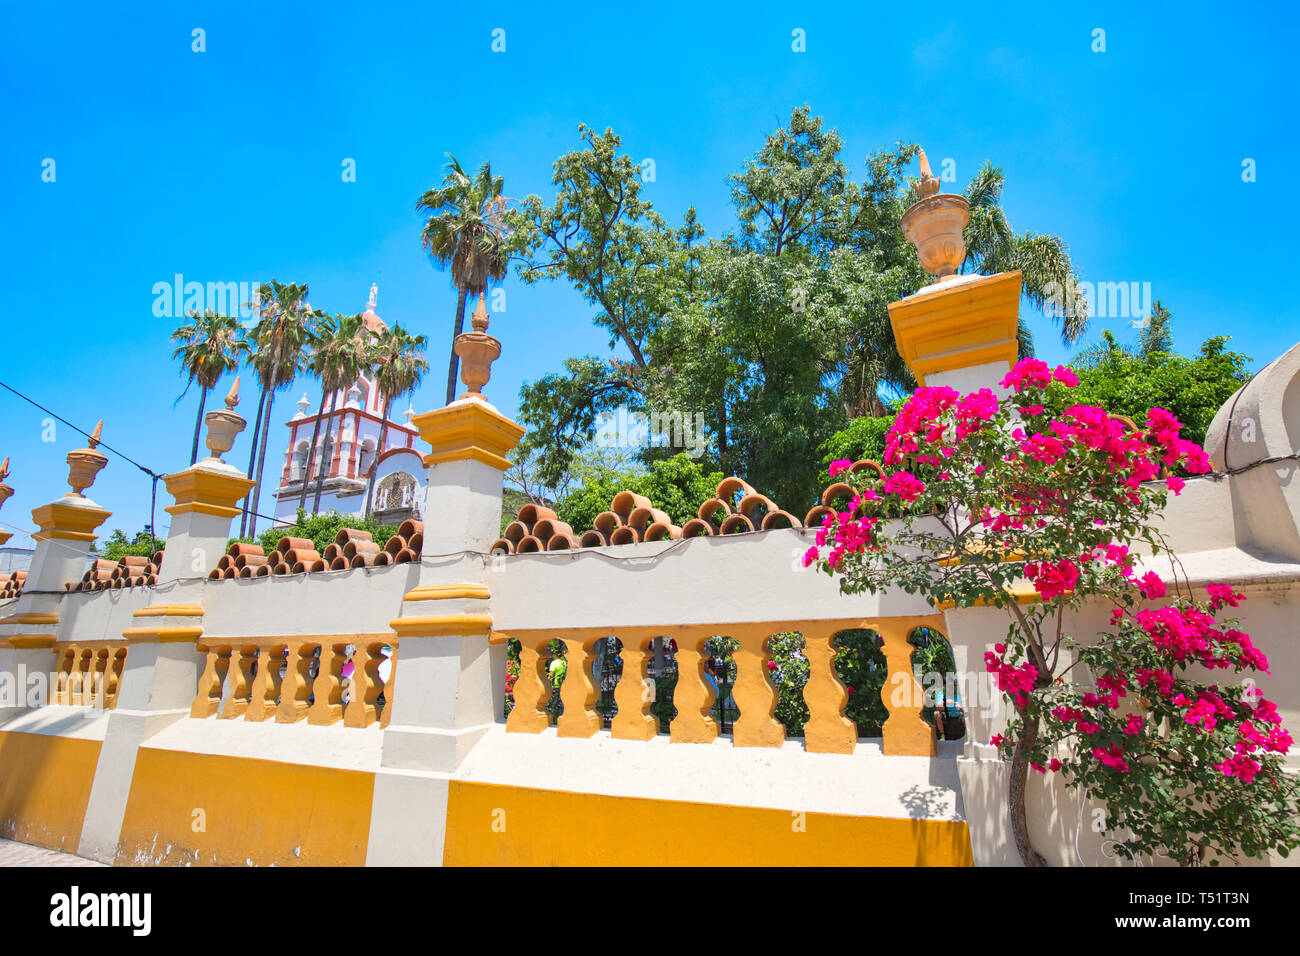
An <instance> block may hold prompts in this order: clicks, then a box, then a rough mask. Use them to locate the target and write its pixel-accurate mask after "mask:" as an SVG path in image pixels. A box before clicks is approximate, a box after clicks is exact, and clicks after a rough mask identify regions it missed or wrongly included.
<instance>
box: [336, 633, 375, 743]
mask: <svg viewBox="0 0 1300 956" xmlns="http://www.w3.org/2000/svg"><path fill="white" fill-rule="evenodd" d="M358 640H360V638H358ZM356 647H357V650H356V653H355V654H353V655H352V688H351V690H350V691H349V697H348V705H347V707H346V708H345V709H344V711H343V724H344V726H347V727H369V726H370V725H371V724H373V723H374V722H375V720H376V719H377V718H378V716H379V712H378V708H377V707H376V706H375V699H376V698H377V697H378V696H379V684H380V680H379V674H378V670H379V663H380V661H382V660H383V659H384V657H383V655H382V654H381V653H380V652H379V649H380V648H381V647H383V645H382V644H378V643H375V642H373V641H361V643H358V644H357V646H356Z"/></svg>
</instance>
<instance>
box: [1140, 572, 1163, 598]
mask: <svg viewBox="0 0 1300 956" xmlns="http://www.w3.org/2000/svg"><path fill="white" fill-rule="evenodd" d="M1138 590H1139V591H1141V592H1142V596H1143V597H1145V598H1160V597H1164V596H1165V582H1164V581H1162V580H1161V579H1160V575H1158V574H1156V573H1155V572H1154V571H1148V572H1147V573H1146V574H1144V575H1142V577H1141V578H1139V579H1138Z"/></svg>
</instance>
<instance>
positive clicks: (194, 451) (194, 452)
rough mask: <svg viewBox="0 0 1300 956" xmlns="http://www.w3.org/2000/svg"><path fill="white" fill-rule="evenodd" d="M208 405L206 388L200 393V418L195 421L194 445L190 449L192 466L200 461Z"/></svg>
mask: <svg viewBox="0 0 1300 956" xmlns="http://www.w3.org/2000/svg"><path fill="white" fill-rule="evenodd" d="M207 403H208V390H207V388H206V387H204V388H203V390H202V391H201V392H199V417H198V418H196V419H194V445H193V446H192V447H191V448H190V464H191V465H192V464H194V463H195V462H196V461H198V460H199V431H200V430H201V429H202V427H203V406H204V405H206V404H207Z"/></svg>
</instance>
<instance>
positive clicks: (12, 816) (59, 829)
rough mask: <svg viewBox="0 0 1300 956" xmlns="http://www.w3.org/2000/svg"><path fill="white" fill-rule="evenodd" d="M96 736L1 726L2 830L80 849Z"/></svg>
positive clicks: (96, 752) (9, 836) (43, 843)
mask: <svg viewBox="0 0 1300 956" xmlns="http://www.w3.org/2000/svg"><path fill="white" fill-rule="evenodd" d="M99 748H100V742H99V741H98V740H83V739H81V738H77V737H54V736H50V735H47V734H24V733H16V732H13V731H7V732H4V731H0V768H3V769H2V770H0V836H3V837H6V838H7V839H10V840H18V841H20V842H22V843H31V844H34V845H36V846H43V847H48V848H49V849H52V850H61V851H63V852H65V853H75V852H77V844H78V843H80V842H81V824H82V820H83V819H84V817H85V815H86V803H87V802H88V801H89V800H90V785H91V784H92V783H93V782H94V779H95V767H96V765H97V764H98V763H99Z"/></svg>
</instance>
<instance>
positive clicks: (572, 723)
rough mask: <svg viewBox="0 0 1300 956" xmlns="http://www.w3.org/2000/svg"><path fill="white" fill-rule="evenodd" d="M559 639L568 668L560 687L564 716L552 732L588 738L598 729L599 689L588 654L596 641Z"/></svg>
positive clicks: (557, 734)
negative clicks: (597, 704)
mask: <svg viewBox="0 0 1300 956" xmlns="http://www.w3.org/2000/svg"><path fill="white" fill-rule="evenodd" d="M601 639H602V640H603V638H601ZM561 640H563V641H564V648H565V659H566V661H567V662H568V669H567V670H566V671H565V675H564V683H563V684H561V685H560V700H561V702H562V703H563V704H564V713H562V714H560V718H559V720H557V721H556V722H555V733H556V736H559V737H590V736H592V735H593V734H594V733H595V732H596V731H598V730H600V724H601V720H600V715H599V714H597V713H596V711H595V705H596V701H598V700H599V699H600V687H599V686H597V684H596V679H595V677H594V675H593V674H592V673H591V658H592V655H591V653H590V651H591V648H592V646H593V645H594V644H595V642H596V640H597V638H588V639H587V640H585V641H582V640H575V639H573V638H569V637H565V638H561Z"/></svg>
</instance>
